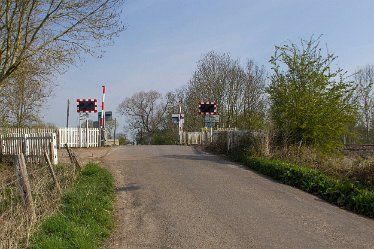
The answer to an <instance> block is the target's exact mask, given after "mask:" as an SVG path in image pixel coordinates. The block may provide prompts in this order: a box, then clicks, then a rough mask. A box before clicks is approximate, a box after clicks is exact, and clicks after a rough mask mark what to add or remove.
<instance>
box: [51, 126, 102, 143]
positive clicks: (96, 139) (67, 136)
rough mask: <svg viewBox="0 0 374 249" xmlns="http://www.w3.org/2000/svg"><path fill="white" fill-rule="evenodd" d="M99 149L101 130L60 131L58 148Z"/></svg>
mask: <svg viewBox="0 0 374 249" xmlns="http://www.w3.org/2000/svg"><path fill="white" fill-rule="evenodd" d="M65 144H67V145H68V146H69V147H80V148H82V147H86V148H88V147H99V146H100V130H99V129H97V128H88V129H86V128H60V129H58V146H59V148H63V147H64V146H65Z"/></svg>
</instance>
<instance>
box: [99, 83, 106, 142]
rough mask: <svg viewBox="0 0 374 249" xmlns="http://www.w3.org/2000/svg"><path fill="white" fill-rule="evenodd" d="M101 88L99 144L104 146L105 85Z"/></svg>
mask: <svg viewBox="0 0 374 249" xmlns="http://www.w3.org/2000/svg"><path fill="white" fill-rule="evenodd" d="M102 88H103V100H102V101H101V118H100V140H101V143H100V144H101V146H105V140H106V139H105V138H106V136H105V135H106V134H105V108H104V102H105V85H103V86H102Z"/></svg>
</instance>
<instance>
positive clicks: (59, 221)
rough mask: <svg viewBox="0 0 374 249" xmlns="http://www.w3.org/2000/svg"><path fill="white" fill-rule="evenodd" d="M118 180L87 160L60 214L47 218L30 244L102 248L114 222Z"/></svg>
mask: <svg viewBox="0 0 374 249" xmlns="http://www.w3.org/2000/svg"><path fill="white" fill-rule="evenodd" d="M113 202H114V180H113V177H112V175H111V174H110V173H109V172H108V171H107V170H106V169H103V168H101V167H100V166H99V165H98V164H95V163H89V164H87V165H86V166H85V167H84V169H83V170H82V172H81V173H80V175H79V176H78V179H77V181H76V183H75V184H74V186H73V187H72V189H71V190H70V191H69V192H67V193H65V194H64V195H63V197H62V200H61V206H60V208H59V210H58V212H57V213H56V214H54V215H53V216H51V217H48V218H46V219H45V220H44V221H43V222H42V223H41V225H40V226H39V228H38V230H37V232H36V233H35V234H34V235H33V236H32V238H31V245H30V248H51V249H52V248H53V249H59V248H61V249H62V248H64V249H68V248H92V249H94V248H99V247H100V246H101V245H102V243H103V242H104V240H105V239H106V238H107V237H108V236H109V234H110V232H111V231H112V229H113V227H114V223H113Z"/></svg>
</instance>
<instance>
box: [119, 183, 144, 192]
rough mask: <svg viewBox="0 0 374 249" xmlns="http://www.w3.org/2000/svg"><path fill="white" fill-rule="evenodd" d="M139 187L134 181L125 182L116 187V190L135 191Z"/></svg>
mask: <svg viewBox="0 0 374 249" xmlns="http://www.w3.org/2000/svg"><path fill="white" fill-rule="evenodd" d="M139 189H140V186H139V185H137V184H135V183H130V184H127V186H124V187H118V188H116V192H129V191H135V190H139Z"/></svg>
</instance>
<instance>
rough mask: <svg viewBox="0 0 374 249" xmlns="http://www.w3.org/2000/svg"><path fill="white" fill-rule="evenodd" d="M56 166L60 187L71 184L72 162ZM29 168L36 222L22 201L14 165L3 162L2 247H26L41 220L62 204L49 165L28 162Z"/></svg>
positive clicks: (0, 182) (0, 183)
mask: <svg viewBox="0 0 374 249" xmlns="http://www.w3.org/2000/svg"><path fill="white" fill-rule="evenodd" d="M54 169H55V171H56V175H57V178H58V181H59V183H60V185H61V188H62V189H66V188H68V187H69V186H70V185H71V183H72V181H73V179H74V177H73V176H74V172H73V170H72V169H73V168H72V167H71V165H68V164H66V165H57V166H55V167H54ZM27 170H28V174H29V181H30V186H31V190H32V196H33V199H34V204H35V212H36V216H37V218H36V221H34V222H31V215H30V212H28V211H27V210H25V207H24V205H23V201H22V198H21V195H20V191H19V187H18V183H17V181H16V176H15V170H14V166H13V165H12V164H2V165H1V166H0V224H1V229H0V248H4V249H5V248H25V247H26V246H27V243H28V238H29V236H30V234H31V233H32V232H33V231H34V229H35V228H36V226H37V224H38V222H39V221H40V220H41V219H42V218H44V217H46V216H48V215H50V214H51V213H52V212H53V211H54V210H56V209H57V207H58V205H59V199H60V194H59V193H58V191H57V189H56V187H55V185H54V182H53V180H52V177H51V175H50V173H49V170H48V168H47V166H46V165H45V164H44V165H41V164H28V165H27Z"/></svg>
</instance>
